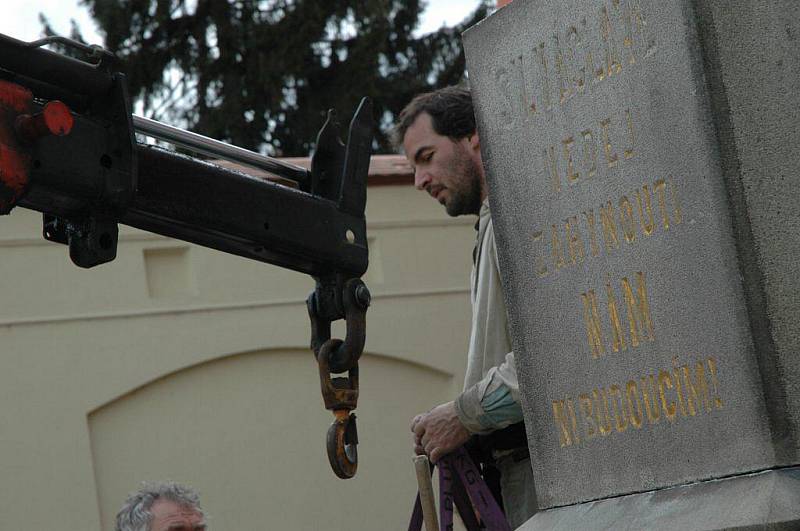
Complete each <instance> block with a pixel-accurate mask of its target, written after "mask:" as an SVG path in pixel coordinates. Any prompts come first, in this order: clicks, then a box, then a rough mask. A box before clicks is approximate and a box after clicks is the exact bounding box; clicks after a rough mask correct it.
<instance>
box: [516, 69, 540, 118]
mask: <svg viewBox="0 0 800 531" xmlns="http://www.w3.org/2000/svg"><path fill="white" fill-rule="evenodd" d="M517 61H518V62H519V84H520V98H521V100H522V108H523V109H527V110H529V111H531V112H532V113H534V114H535V113H536V102H535V101H534V98H533V97H531V98H530V104H528V82H527V81H526V79H525V72H526V71H527V67H526V66H525V54H519V55H518V56H517ZM511 63H512V64H513V63H514V61H513V60H512V61H511Z"/></svg>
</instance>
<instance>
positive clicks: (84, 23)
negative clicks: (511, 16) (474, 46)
mask: <svg viewBox="0 0 800 531" xmlns="http://www.w3.org/2000/svg"><path fill="white" fill-rule="evenodd" d="M320 1H325V0H320ZM0 2H2V5H3V14H2V16H0V33H5V34H6V35H9V36H11V37H14V38H16V39H20V40H24V41H30V40H35V39H37V38H39V37H40V36H41V28H42V25H41V23H40V22H39V13H44V14H45V16H47V18H48V19H49V20H50V24H51V25H52V26H53V28H54V29H55V30H56V31H58V32H59V33H61V34H62V35H69V29H70V22H69V21H70V19H75V21H76V22H77V23H78V25H79V26H80V28H81V31H82V32H83V36H84V37H85V38H86V40H88V41H89V42H90V43H92V44H94V43H97V44H99V43H100V38H99V37H98V36H97V33H96V29H95V25H94V23H93V22H92V19H91V17H90V16H89V14H88V12H87V10H86V8H85V7H83V6H81V5H80V2H79V1H77V0H0ZM477 5H478V0H428V8H427V10H426V11H425V13H423V18H422V24H421V27H420V30H419V31H420V32H422V33H426V32H429V31H433V30H435V29H437V28H439V27H440V26H442V24H446V25H448V26H449V25H453V24H455V23H458V22H461V21H462V20H463V19H464V18H466V17H467V15H468V14H469V13H470V12H471V11H472V10H473V9H475V7H476V6H477Z"/></svg>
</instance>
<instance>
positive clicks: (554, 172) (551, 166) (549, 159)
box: [544, 146, 561, 193]
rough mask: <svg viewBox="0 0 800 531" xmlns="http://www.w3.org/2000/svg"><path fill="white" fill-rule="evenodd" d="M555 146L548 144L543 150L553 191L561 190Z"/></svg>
mask: <svg viewBox="0 0 800 531" xmlns="http://www.w3.org/2000/svg"><path fill="white" fill-rule="evenodd" d="M555 151H556V148H555V146H550V147H549V148H546V149H545V150H544V164H545V166H546V167H547V169H548V170H549V173H550V182H551V183H552V184H553V191H554V192H556V193H557V192H560V191H561V179H560V178H559V176H558V161H557V160H556V153H555Z"/></svg>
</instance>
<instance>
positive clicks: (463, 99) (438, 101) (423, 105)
mask: <svg viewBox="0 0 800 531" xmlns="http://www.w3.org/2000/svg"><path fill="white" fill-rule="evenodd" d="M424 112H426V113H428V114H430V115H431V122H432V123H433V130H434V131H436V133H437V134H439V135H442V136H447V137H450V138H451V139H453V140H459V139H461V138H464V137H466V136H469V135H471V134H473V133H474V132H475V112H474V110H473V108H472V96H471V95H470V92H469V90H467V89H465V88H462V87H445V88H442V89H439V90H436V91H434V92H426V93H424V94H420V95H418V96H416V97H415V98H414V99H413V100H411V101H410V102H409V103H408V105H406V106H405V108H404V109H403V110H402V111H401V112H400V115H399V116H398V118H397V124H395V126H394V142H395V145H396V146H397V147H401V146H402V145H403V137H404V136H405V135H406V131H408V128H409V127H411V124H413V123H414V120H416V119H417V117H418V116H419V115H420V114H422V113H424Z"/></svg>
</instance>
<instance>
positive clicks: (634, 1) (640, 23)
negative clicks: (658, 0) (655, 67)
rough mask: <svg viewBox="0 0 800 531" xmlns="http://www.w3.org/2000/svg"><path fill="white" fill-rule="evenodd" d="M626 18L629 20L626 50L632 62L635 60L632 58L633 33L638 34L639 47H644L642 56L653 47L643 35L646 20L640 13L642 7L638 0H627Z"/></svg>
mask: <svg viewBox="0 0 800 531" xmlns="http://www.w3.org/2000/svg"><path fill="white" fill-rule="evenodd" d="M627 18H628V20H629V21H630V22H629V30H628V41H629V43H630V44H628V50H629V52H630V59H629V61H630V63H631V64H633V63H635V62H636V60H635V59H634V51H633V48H634V44H635V43H634V34H638V36H639V39H640V40H641V41H642V44H641V47H642V48H644V53H642V56H646V55H647V53H648V52H649V51H650V50H651V49H652V48H653V44H652V43H649V42H647V36H646V35H645V29H646V28H647V21H646V20H645V18H644V16H643V15H642V8H641V6H640V5H639V0H628V17H627Z"/></svg>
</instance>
